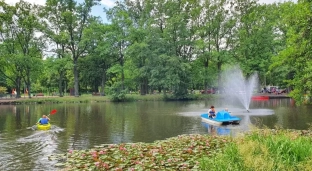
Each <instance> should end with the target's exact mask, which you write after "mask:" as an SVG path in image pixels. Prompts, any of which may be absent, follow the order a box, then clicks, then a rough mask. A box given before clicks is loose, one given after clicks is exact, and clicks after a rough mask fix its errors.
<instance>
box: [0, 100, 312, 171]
mask: <svg viewBox="0 0 312 171" xmlns="http://www.w3.org/2000/svg"><path fill="white" fill-rule="evenodd" d="M211 105H214V106H215V107H216V110H217V111H218V110H222V109H224V108H229V110H230V111H231V113H232V114H233V115H237V116H238V117H241V118H242V122H241V124H240V125H239V126H226V127H214V126H211V125H207V124H204V123H202V122H201V118H200V114H201V113H205V112H207V110H208V108H209V107H210V106H211ZM240 106H241V105H240V104H237V102H236V101H226V100H224V99H215V100H206V101H187V102H181V101H179V102H164V101H146V102H145V101H144V102H143V101H142V102H125V103H113V102H105V103H67V104H66V103H64V104H63V103H62V104H31V105H16V106H15V105H0V150H1V153H0V170H57V168H55V167H54V164H55V161H49V160H48V156H50V155H51V154H55V153H66V152H67V151H68V149H88V148H92V147H94V146H95V145H100V144H111V143H129V142H154V141H155V140H163V139H166V138H169V137H174V136H178V135H181V134H219V135H222V134H231V133H233V135H234V132H236V131H237V130H239V131H240V130H246V129H247V130H248V129H249V125H250V124H254V125H257V126H259V127H261V126H263V125H265V126H267V127H269V128H274V127H275V126H278V127H283V128H289V129H308V128H309V127H310V126H309V123H312V115H311V114H310V112H309V111H311V109H312V107H311V106H300V107H296V106H295V104H294V101H293V100H292V99H289V98H285V99H271V100H266V101H265V100H260V101H252V102H251V104H250V112H247V111H246V110H245V109H243V108H242V107H240ZM53 109H56V110H57V113H56V114H53V115H51V116H50V118H51V124H52V129H51V130H49V131H39V130H34V129H33V128H34V127H35V126H34V125H35V123H36V122H37V120H38V119H39V118H40V117H41V116H42V115H43V114H46V115H47V114H49V112H50V111H52V110H53Z"/></svg>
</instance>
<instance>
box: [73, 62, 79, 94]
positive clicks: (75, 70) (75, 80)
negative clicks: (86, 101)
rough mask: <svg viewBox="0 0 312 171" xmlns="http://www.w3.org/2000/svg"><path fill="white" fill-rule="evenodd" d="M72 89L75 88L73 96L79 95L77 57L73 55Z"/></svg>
mask: <svg viewBox="0 0 312 171" xmlns="http://www.w3.org/2000/svg"><path fill="white" fill-rule="evenodd" d="M73 59H74V82H75V85H74V89H75V97H79V73H78V64H77V63H78V58H76V57H74V58H73Z"/></svg>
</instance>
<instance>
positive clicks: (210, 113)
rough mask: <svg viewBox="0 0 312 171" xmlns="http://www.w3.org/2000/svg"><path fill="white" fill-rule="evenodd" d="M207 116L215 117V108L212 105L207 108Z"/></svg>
mask: <svg viewBox="0 0 312 171" xmlns="http://www.w3.org/2000/svg"><path fill="white" fill-rule="evenodd" d="M208 116H209V118H215V117H216V110H215V108H214V106H211V107H210V109H209V110H208Z"/></svg>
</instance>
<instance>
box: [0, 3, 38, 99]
mask: <svg viewBox="0 0 312 171" xmlns="http://www.w3.org/2000/svg"><path fill="white" fill-rule="evenodd" d="M0 3H1V6H2V8H3V12H2V13H1V23H2V26H1V30H0V37H1V41H2V42H3V44H2V45H1V46H2V48H3V51H1V54H2V57H3V60H2V62H3V64H4V65H3V66H2V68H1V69H0V72H1V73H2V74H3V75H4V76H5V77H6V78H7V79H9V80H10V81H11V83H12V84H13V85H14V87H15V88H16V92H17V95H16V97H17V98H19V97H20V90H21V87H22V80H24V82H25V84H26V86H27V89H28V92H29V98H30V97H31V96H30V92H31V87H30V85H31V78H35V76H36V74H35V73H36V72H37V71H39V70H40V68H41V65H40V59H41V57H42V55H41V43H40V41H39V40H38V39H37V38H36V36H35V33H36V30H37V26H38V22H37V21H38V18H37V17H36V16H37V15H36V13H37V6H35V5H32V4H30V3H27V2H24V1H20V2H18V3H16V5H15V6H10V5H7V4H5V3H4V2H3V1H1V2H0Z"/></svg>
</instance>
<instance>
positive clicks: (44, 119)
mask: <svg viewBox="0 0 312 171" xmlns="http://www.w3.org/2000/svg"><path fill="white" fill-rule="evenodd" d="M48 122H49V120H48V119H47V118H41V120H40V123H41V124H48Z"/></svg>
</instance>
